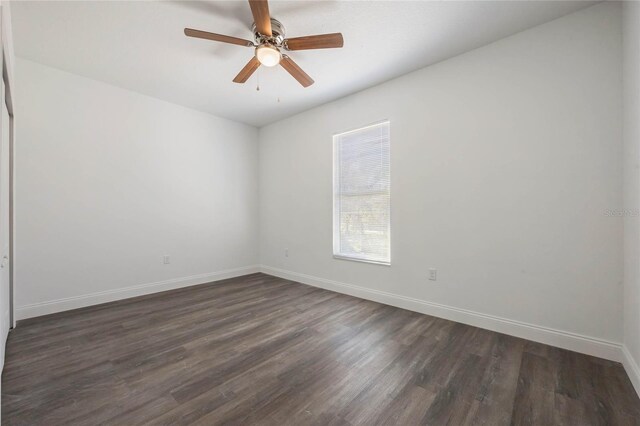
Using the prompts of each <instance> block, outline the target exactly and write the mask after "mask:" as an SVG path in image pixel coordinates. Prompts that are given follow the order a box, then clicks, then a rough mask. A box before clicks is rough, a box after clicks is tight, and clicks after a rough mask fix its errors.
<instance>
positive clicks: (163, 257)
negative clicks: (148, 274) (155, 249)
mask: <svg viewBox="0 0 640 426" xmlns="http://www.w3.org/2000/svg"><path fill="white" fill-rule="evenodd" d="M162 263H164V264H165V265H168V264H170V263H171V259H170V258H169V256H162Z"/></svg>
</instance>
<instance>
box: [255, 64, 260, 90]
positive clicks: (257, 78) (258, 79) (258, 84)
mask: <svg viewBox="0 0 640 426" xmlns="http://www.w3.org/2000/svg"><path fill="white" fill-rule="evenodd" d="M256 80H257V81H258V82H257V84H256V92H259V91H260V68H258V72H257V73H256Z"/></svg>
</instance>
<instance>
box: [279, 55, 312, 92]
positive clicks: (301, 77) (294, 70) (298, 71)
mask: <svg viewBox="0 0 640 426" xmlns="http://www.w3.org/2000/svg"><path fill="white" fill-rule="evenodd" d="M280 65H282V68H284V69H285V70H287V72H288V73H289V74H291V76H292V77H293V78H295V79H296V80H298V83H300V84H302V86H303V87H309V86H311V85H312V84H313V79H312V78H311V77H309V75H308V74H307V73H306V72H304V71H302V68H300V67H299V66H298V64H296V63H295V62H293V60H292V59H291V58H290V57H288V56H284V55H283V56H282V60H281V61H280Z"/></svg>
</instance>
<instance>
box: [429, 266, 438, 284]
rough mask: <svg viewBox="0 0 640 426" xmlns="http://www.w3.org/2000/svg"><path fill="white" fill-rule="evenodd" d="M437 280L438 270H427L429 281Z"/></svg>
mask: <svg viewBox="0 0 640 426" xmlns="http://www.w3.org/2000/svg"><path fill="white" fill-rule="evenodd" d="M437 279H438V270H437V269H435V268H429V280H431V281H435V280H437Z"/></svg>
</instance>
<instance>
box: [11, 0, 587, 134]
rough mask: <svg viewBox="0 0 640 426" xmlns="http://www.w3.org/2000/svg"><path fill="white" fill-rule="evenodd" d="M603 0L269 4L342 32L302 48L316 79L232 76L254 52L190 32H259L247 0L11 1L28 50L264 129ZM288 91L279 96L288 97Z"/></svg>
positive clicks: (282, 13)
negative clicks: (338, 41)
mask: <svg viewBox="0 0 640 426" xmlns="http://www.w3.org/2000/svg"><path fill="white" fill-rule="evenodd" d="M594 3H595V2H581V1H567V2H564V1H549V2H547V1H512V2H507V1H497V2H494V1H473V2H421V1H406V2H405V1H326V0H325V1H271V2H270V9H271V15H272V16H273V17H274V18H277V19H279V20H280V21H281V22H282V23H283V24H284V26H285V28H286V31H287V35H288V36H290V37H296V36H302V35H310V34H321V33H329V32H338V31H339V32H342V33H343V35H344V39H345V45H344V48H342V49H326V50H315V51H300V52H292V53H291V57H292V58H293V59H294V60H295V61H296V62H297V63H298V64H299V65H300V66H301V67H302V68H303V69H304V70H305V71H306V72H307V73H308V74H309V75H311V77H312V78H314V79H315V81H316V83H315V84H314V85H313V86H311V87H309V88H306V89H305V88H302V86H300V85H299V84H298V83H297V82H296V81H295V80H294V79H293V78H292V77H291V76H289V75H288V74H287V73H286V72H285V71H284V70H283V69H282V68H280V67H275V68H265V67H261V68H260V70H259V73H256V74H257V75H259V79H260V91H256V78H257V75H256V74H254V76H253V77H251V79H250V80H249V81H248V82H247V83H246V84H244V85H240V84H236V83H233V82H232V81H231V80H232V79H233V77H234V76H235V75H236V74H237V73H238V71H239V70H240V69H241V68H242V67H243V66H244V64H245V63H246V62H247V61H248V60H249V58H250V57H251V56H252V54H253V50H252V49H250V48H245V47H241V46H235V45H228V44H222V43H216V42H212V41H207V40H198V39H193V38H188V37H185V36H184V34H183V29H184V27H192V28H196V29H202V30H205V31H211V32H217V33H221V34H227V35H232V36H236V37H242V38H248V39H251V32H250V30H249V27H250V25H251V23H252V21H253V20H252V18H251V12H250V9H249V5H248V3H247V2H246V1H231V2H215V1H198V2H185V1H166V2H139V1H120V2H118V1H113V2H110V1H83V2H61V1H44V2H30V1H20V2H12V5H11V7H12V14H13V29H14V39H15V40H14V43H15V51H16V54H17V55H18V56H20V57H23V58H26V59H30V60H33V61H36V62H40V63H43V64H46V65H50V66H53V67H56V68H60V69H62V70H65V71H69V72H73V73H76V74H80V75H83V76H86V77H91V78H94V79H97V80H101V81H104V82H107V83H111V84H114V85H117V86H120V87H123V88H126V89H130V90H134V91H136V92H140V93H143V94H146V95H150V96H154V97H157V98H160V99H164V100H167V101H170V102H174V103H177V104H181V105H185V106H188V107H191V108H195V109H198V110H201V111H206V112H209V113H211V114H215V115H218V116H221V117H226V118H229V119H232V120H236V121H240V122H245V123H248V124H252V125H255V126H261V125H264V124H266V123H269V122H271V121H274V120H278V119H281V118H284V117H287V116H290V115H293V114H295V113H297V112H300V111H303V110H306V109H309V108H311V107H314V106H316V105H320V104H322V103H325V102H328V101H331V100H333V99H337V98H339V97H342V96H345V95H347V94H350V93H353V92H357V91H359V90H362V89H365V88H367V87H370V86H373V85H376V84H378V83H381V82H383V81H385V80H389V79H391V78H393V77H397V76H399V75H402V74H405V73H407V72H409V71H413V70H416V69H418V68H421V67H424V66H426V65H429V64H433V63H435V62H438V61H441V60H443V59H446V58H449V57H452V56H455V55H458V54H460V53H463V52H465V51H468V50H471V49H474V48H476V47H479V46H482V45H485V44H487V43H490V42H492V41H495V40H498V39H500V38H503V37H505V36H508V35H510V34H514V33H516V32H519V31H522V30H524V29H527V28H530V27H532V26H535V25H538V24H541V23H543V22H547V21H550V20H552V19H555V18H557V17H560V16H562V15H565V14H567V13H570V12H573V11H576V10H578V9H581V8H583V7H586V6H589V5H591V4H594ZM278 98H279V99H280V101H279V102H278Z"/></svg>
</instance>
